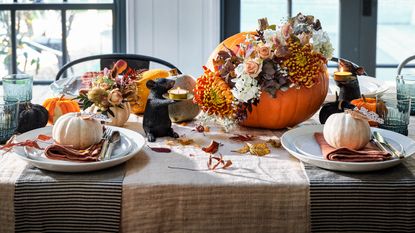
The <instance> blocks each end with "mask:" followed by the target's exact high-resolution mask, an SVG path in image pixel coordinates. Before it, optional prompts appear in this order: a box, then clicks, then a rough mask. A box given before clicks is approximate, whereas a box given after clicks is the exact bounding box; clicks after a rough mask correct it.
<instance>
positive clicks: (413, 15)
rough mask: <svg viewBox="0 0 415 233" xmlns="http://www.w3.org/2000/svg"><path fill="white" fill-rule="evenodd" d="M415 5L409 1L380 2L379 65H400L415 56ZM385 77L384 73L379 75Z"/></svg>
mask: <svg viewBox="0 0 415 233" xmlns="http://www.w3.org/2000/svg"><path fill="white" fill-rule="evenodd" d="M414 38H415V4H414V1H407V0H382V1H378V26H377V44H376V46H377V50H376V63H377V64H396V65H397V64H399V63H400V62H401V61H402V60H403V59H405V58H406V57H409V56H410V55H414V54H415V45H414ZM377 74H378V75H383V74H382V73H380V72H379V73H377Z"/></svg>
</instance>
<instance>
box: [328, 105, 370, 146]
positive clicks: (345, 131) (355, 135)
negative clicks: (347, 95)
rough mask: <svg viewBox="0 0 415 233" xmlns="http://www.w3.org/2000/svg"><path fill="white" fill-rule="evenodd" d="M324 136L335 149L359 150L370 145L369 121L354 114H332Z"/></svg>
mask: <svg viewBox="0 0 415 233" xmlns="http://www.w3.org/2000/svg"><path fill="white" fill-rule="evenodd" d="M323 135H324V139H325V140H326V142H327V143H328V144H329V145H330V146H332V147H334V148H340V147H347V148H350V149H355V150H359V149H362V148H363V147H365V146H366V145H367V144H368V143H369V141H370V137H371V131H370V126H369V123H368V122H367V119H364V118H362V117H359V116H356V115H354V114H353V113H352V112H342V113H335V114H332V115H331V116H330V117H329V118H328V119H327V121H326V123H325V124H324V129H323Z"/></svg>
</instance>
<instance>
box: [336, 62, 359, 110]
mask: <svg viewBox="0 0 415 233" xmlns="http://www.w3.org/2000/svg"><path fill="white" fill-rule="evenodd" d="M339 66H340V67H341V69H340V70H341V72H335V73H334V81H335V82H336V85H337V86H338V87H339V89H340V92H339V99H340V100H344V101H348V102H350V101H352V100H354V99H358V98H360V94H361V93H360V86H359V80H358V79H357V76H358V75H365V74H366V73H365V70H364V68H363V67H360V66H357V65H355V64H353V63H351V62H349V61H347V60H344V59H339Z"/></svg>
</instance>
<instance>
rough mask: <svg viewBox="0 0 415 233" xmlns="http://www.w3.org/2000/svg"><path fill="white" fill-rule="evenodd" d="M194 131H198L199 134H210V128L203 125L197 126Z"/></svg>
mask: <svg viewBox="0 0 415 233" xmlns="http://www.w3.org/2000/svg"><path fill="white" fill-rule="evenodd" d="M194 130H196V131H197V132H199V133H203V132H209V131H210V129H209V127H208V126H203V125H197V126H196V127H195V129H194Z"/></svg>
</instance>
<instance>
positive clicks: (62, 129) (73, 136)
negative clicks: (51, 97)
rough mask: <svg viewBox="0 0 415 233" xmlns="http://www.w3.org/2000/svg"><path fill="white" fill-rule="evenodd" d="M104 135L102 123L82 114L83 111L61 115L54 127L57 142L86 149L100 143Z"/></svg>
mask: <svg viewBox="0 0 415 233" xmlns="http://www.w3.org/2000/svg"><path fill="white" fill-rule="evenodd" d="M102 136H103V128H102V125H101V123H100V122H99V121H97V120H95V119H93V118H90V117H86V116H82V114H81V113H68V114H65V115H63V116H61V117H59V119H58V120H57V121H56V122H55V124H54V125H53V129H52V138H53V140H55V142H56V143H58V144H60V145H65V146H72V147H73V148H74V149H85V148H88V147H89V146H91V145H93V144H96V143H99V142H100V141H101V139H102Z"/></svg>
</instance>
